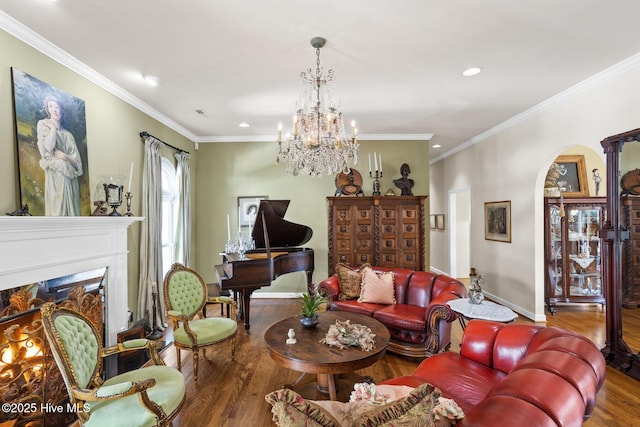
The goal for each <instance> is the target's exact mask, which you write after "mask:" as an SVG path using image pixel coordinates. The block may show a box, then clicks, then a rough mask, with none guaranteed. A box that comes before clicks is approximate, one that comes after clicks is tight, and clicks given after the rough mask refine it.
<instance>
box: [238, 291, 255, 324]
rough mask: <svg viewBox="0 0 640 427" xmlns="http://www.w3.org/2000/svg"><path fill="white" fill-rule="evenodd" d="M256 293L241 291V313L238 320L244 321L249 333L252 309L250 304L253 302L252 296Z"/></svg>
mask: <svg viewBox="0 0 640 427" xmlns="http://www.w3.org/2000/svg"><path fill="white" fill-rule="evenodd" d="M253 291H255V289H241V290H240V298H241V302H240V311H239V312H238V318H239V319H241V320H244V329H245V331H247V332H249V328H250V327H251V324H250V321H249V319H250V317H249V315H250V309H251V305H250V304H249V302H250V301H251V294H252V293H253Z"/></svg>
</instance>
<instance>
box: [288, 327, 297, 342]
mask: <svg viewBox="0 0 640 427" xmlns="http://www.w3.org/2000/svg"><path fill="white" fill-rule="evenodd" d="M287 336H288V337H289V338H288V339H287V344H295V343H297V342H298V340H296V338H295V336H296V332H295V331H294V330H293V329H289V332H287Z"/></svg>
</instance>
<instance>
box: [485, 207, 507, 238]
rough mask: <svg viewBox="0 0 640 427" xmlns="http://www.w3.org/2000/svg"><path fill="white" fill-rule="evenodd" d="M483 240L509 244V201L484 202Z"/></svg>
mask: <svg viewBox="0 0 640 427" xmlns="http://www.w3.org/2000/svg"><path fill="white" fill-rule="evenodd" d="M484 238H485V240H495V241H497V242H507V243H511V201H506V202H485V204H484Z"/></svg>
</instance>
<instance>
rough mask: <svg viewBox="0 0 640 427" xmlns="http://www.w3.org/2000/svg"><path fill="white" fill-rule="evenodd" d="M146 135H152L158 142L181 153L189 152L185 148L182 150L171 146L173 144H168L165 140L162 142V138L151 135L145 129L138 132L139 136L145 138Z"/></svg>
mask: <svg viewBox="0 0 640 427" xmlns="http://www.w3.org/2000/svg"><path fill="white" fill-rule="evenodd" d="M148 136H150V137H152V138H155V139H156V140H157V141H159V142H161V143H163V144H164V145H166V146H167V147H171V148H173V149H174V150H176V151H180V152H181V153H187V154H189V152H188V151H187V150H183V149H182V148H178V147H175V146H173V145H171V144H169V143H166V142H164V141H163V140H161V139H160V138H156V137H155V136H153V135H151V134H150V133H149V132H147V131H146V130H143V131H142V132H140V138H146V137H148ZM143 142H144V141H143Z"/></svg>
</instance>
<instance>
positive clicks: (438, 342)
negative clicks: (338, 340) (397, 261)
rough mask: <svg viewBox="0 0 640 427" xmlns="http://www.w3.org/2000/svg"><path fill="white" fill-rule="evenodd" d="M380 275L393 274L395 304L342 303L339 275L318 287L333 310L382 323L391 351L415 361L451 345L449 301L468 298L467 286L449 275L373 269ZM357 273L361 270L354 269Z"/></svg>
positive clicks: (351, 301) (396, 269)
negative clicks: (387, 335) (355, 314)
mask: <svg viewBox="0 0 640 427" xmlns="http://www.w3.org/2000/svg"><path fill="white" fill-rule="evenodd" d="M372 269H373V271H375V272H376V273H378V274H381V273H384V272H392V273H393V282H394V288H395V299H396V303H395V304H375V303H363V302H358V300H357V299H355V298H354V299H347V300H339V299H338V295H339V294H340V284H339V280H338V274H334V275H333V276H331V277H329V278H327V279H325V280H323V281H322V282H320V283H319V284H318V292H320V293H324V294H325V295H326V296H327V298H328V299H329V309H330V310H337V311H348V312H352V313H359V314H364V315H367V316H372V317H373V318H375V319H377V320H379V321H380V322H382V323H383V324H384V325H385V326H386V327H387V328H388V329H389V333H390V335H391V342H390V343H389V346H388V350H389V351H392V352H394V353H397V354H402V355H405V356H411V357H429V356H431V355H432V354H436V353H439V352H441V351H444V350H446V349H447V348H448V347H449V345H450V343H451V322H452V321H453V320H455V319H456V314H455V312H453V311H452V310H451V308H450V307H449V306H448V305H447V301H450V300H452V299H456V298H464V297H465V296H466V288H465V286H464V285H463V284H462V283H461V282H459V281H458V280H456V279H454V278H451V277H449V276H446V275H439V274H436V273H432V272H429V271H413V270H406V269H401V268H394V269H390V268H380V267H372ZM353 270H354V271H357V268H354V269H353Z"/></svg>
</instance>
